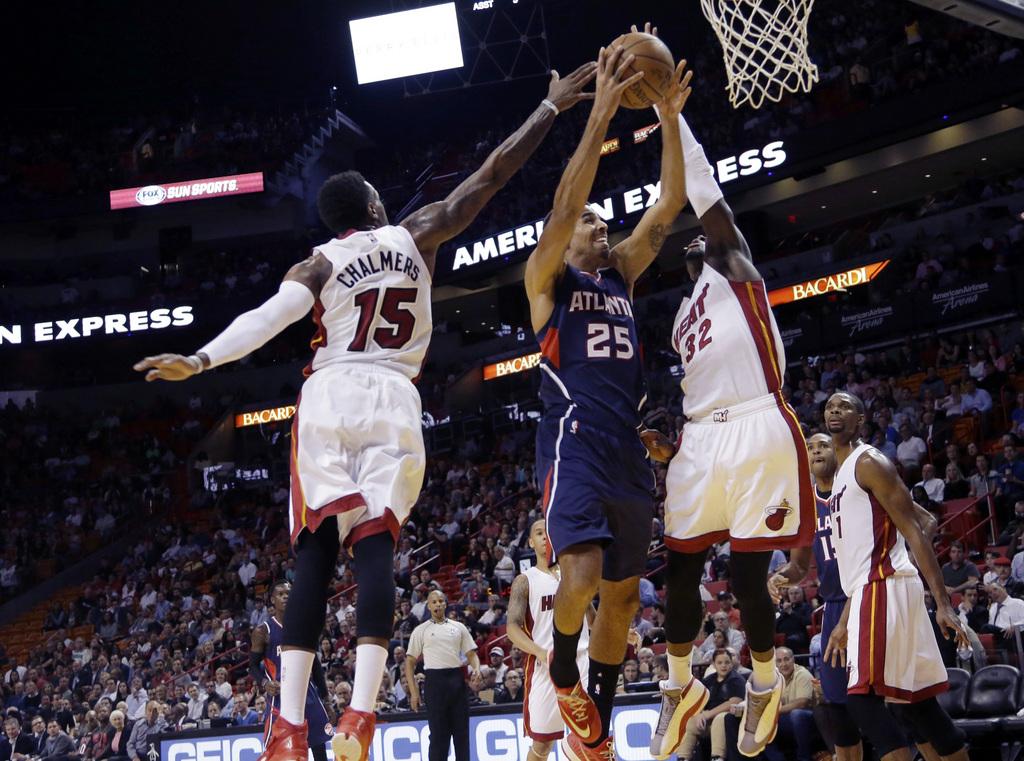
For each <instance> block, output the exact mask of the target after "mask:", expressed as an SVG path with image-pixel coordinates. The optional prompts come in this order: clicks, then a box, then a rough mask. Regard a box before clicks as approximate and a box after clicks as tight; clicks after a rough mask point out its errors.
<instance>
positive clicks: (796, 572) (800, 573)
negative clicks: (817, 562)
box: [768, 547, 812, 604]
mask: <svg viewBox="0 0 1024 761" xmlns="http://www.w3.org/2000/svg"><path fill="white" fill-rule="evenodd" d="M811 554H812V550H811V548H810V547H794V548H793V549H792V550H791V551H790V553H789V562H788V563H786V564H785V565H784V566H782V568H780V569H779V570H778V571H776V572H775V573H774V574H772V575H771V577H769V579H768V594H770V595H771V597H772V602H774V603H776V604H777V603H778V602H779V601H780V600H781V599H782V591H783V590H784V589H786V588H787V587H792V586H796V585H797V584H799V583H800V582H801V581H803V580H804V579H805V578H807V572H808V571H809V570H810V569H811Z"/></svg>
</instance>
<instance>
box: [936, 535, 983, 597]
mask: <svg viewBox="0 0 1024 761" xmlns="http://www.w3.org/2000/svg"><path fill="white" fill-rule="evenodd" d="M980 579H981V572H980V571H979V570H978V566H976V565H974V563H972V562H971V561H970V560H967V559H966V557H965V553H964V545H963V542H961V541H959V540H956V541H954V542H952V543H951V544H950V545H949V561H948V562H946V563H945V564H943V566H942V581H943V583H944V584H945V585H946V591H947V592H949V593H950V594H954V593H956V592H962V591H964V590H965V589H967V588H975V587H977V586H978V581H979V580H980Z"/></svg>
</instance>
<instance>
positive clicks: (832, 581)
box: [814, 488, 846, 602]
mask: <svg viewBox="0 0 1024 761" xmlns="http://www.w3.org/2000/svg"><path fill="white" fill-rule="evenodd" d="M829 494H830V492H823V491H821V490H820V489H817V488H815V500H814V501H815V504H816V506H817V513H818V514H817V518H818V527H817V530H816V531H815V532H814V564H815V565H816V566H817V568H818V595H819V596H820V597H821V599H822V600H824V601H825V602H845V601H846V595H845V594H843V585H842V583H841V582H840V581H839V563H837V562H836V551H835V548H834V547H833V546H832V515H831V513H829V511H828V498H829Z"/></svg>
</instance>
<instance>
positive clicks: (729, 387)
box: [672, 263, 786, 420]
mask: <svg viewBox="0 0 1024 761" xmlns="http://www.w3.org/2000/svg"><path fill="white" fill-rule="evenodd" d="M672 348H674V349H675V350H676V351H677V352H679V356H680V358H681V359H682V363H683V368H684V370H685V374H684V376H683V380H682V383H681V385H682V389H683V414H685V415H686V417H688V418H690V419H691V420H700V419H702V418H705V417H708V416H709V415H711V414H712V413H713V412H714V411H715V410H719V409H725V408H728V407H733V406H735V405H738V404H742V403H743V402H749V401H751V400H752V399H756V398H758V397H760V396H765V395H766V394H772V393H775V392H777V391H779V390H780V389H781V388H782V372H783V368H785V366H786V352H785V349H784V347H783V345H782V336H781V335H780V334H779V329H778V326H777V325H776V324H775V317H774V315H773V314H772V310H771V308H770V307H769V306H768V296H767V293H766V292H765V287H764V281H763V280H759V281H756V282H748V283H736V282H733V281H731V280H729V279H728V278H727V277H725V276H724V275H722V274H721V273H719V272H717V271H715V269H714V268H713V267H711V266H710V265H708V264H707V263H705V264H704V267H703V269H702V271H701V274H700V277H699V278H698V279H697V282H696V284H695V285H694V287H693V294H692V295H690V296H689V297H687V298H684V299H683V303H682V304H680V306H679V311H678V312H677V313H676V319H675V322H674V323H673V326H672Z"/></svg>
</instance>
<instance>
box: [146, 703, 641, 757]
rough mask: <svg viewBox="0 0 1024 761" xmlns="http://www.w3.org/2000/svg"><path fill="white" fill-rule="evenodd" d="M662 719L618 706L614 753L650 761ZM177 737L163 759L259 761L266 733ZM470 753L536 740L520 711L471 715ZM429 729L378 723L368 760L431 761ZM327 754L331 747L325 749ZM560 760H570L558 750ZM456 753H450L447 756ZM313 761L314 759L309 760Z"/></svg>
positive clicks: (522, 752)
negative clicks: (526, 728)
mask: <svg viewBox="0 0 1024 761" xmlns="http://www.w3.org/2000/svg"><path fill="white" fill-rule="evenodd" d="M657 720H658V709H657V705H656V704H654V703H649V704H647V703H645V704H640V705H623V706H616V708H615V710H614V712H613V714H612V730H613V733H614V735H615V750H616V751H617V755H618V757H619V758H621V759H623V761H641V759H643V760H644V761H647V760H648V759H650V757H651V754H650V751H649V747H650V743H651V731H652V729H653V727H654V723H655V722H656V721H657ZM204 734H208V736H206V737H174V736H170V735H161V737H160V758H161V761H256V759H257V758H259V755H260V753H262V752H263V735H262V734H261V733H260V734H257V733H255V732H254V733H249V734H233V735H215V734H212V733H205V732H204ZM469 743H470V749H469V755H470V758H472V759H475V760H476V761H526V759H527V752H528V751H529V749H530V746H531V745H532V744H533V741H532V740H530V738H528V737H524V736H523V717H522V714H521V713H499V714H490V715H486V716H480V715H471V716H470V717H469ZM429 747H430V729H429V728H428V727H427V722H426V721H423V720H412V721H386V722H380V723H378V725H377V731H376V732H375V733H374V736H373V745H372V746H371V752H370V757H371V758H374V759H383V760H384V761H427V749H428V748H429ZM327 753H328V755H330V754H331V748H330V746H329V745H328V746H327ZM552 756H553V758H555V759H556V761H567V759H565V757H564V756H562V755H561V751H560V750H557V749H556V750H555V751H554V752H553V754H552ZM454 757H455V754H454V752H453V751H451V750H450V751H449V755H448V758H449V759H453V758H454ZM310 759H312V756H310Z"/></svg>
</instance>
